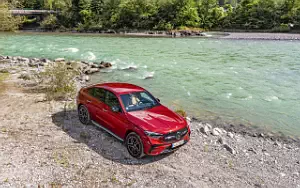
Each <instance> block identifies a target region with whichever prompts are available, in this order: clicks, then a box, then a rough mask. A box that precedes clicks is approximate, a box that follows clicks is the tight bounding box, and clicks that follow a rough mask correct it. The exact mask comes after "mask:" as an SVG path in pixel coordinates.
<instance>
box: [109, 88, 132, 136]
mask: <svg viewBox="0 0 300 188" xmlns="http://www.w3.org/2000/svg"><path fill="white" fill-rule="evenodd" d="M105 104H106V106H105V107H104V109H105V113H106V115H105V122H106V123H107V124H108V125H109V127H110V130H111V131H112V132H113V133H114V134H116V135H117V136H118V137H120V138H122V139H123V138H124V137H125V134H126V130H127V127H128V123H129V122H128V120H127V118H126V116H125V113H124V112H122V108H121V105H120V101H119V99H118V97H117V96H116V95H115V94H113V93H112V92H110V91H107V90H106V95H105ZM113 106H117V107H118V108H119V109H120V111H119V112H113V111H112V107H113Z"/></svg>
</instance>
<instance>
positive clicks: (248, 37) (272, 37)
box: [221, 32, 300, 40]
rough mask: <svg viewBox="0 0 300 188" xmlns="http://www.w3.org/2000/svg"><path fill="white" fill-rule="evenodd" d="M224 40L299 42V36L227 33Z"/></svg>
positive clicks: (289, 34) (290, 34) (288, 34)
mask: <svg viewBox="0 0 300 188" xmlns="http://www.w3.org/2000/svg"><path fill="white" fill-rule="evenodd" d="M221 38H224V39H239V40H300V34H293V33H243V32H241V33H233V32H230V33H227V35H225V36H223V37H221Z"/></svg>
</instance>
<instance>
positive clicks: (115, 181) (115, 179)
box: [110, 174, 121, 184]
mask: <svg viewBox="0 0 300 188" xmlns="http://www.w3.org/2000/svg"><path fill="white" fill-rule="evenodd" d="M110 182H112V183H115V184H119V183H121V182H120V180H118V178H117V177H116V175H115V174H113V175H112V177H111V178H110Z"/></svg>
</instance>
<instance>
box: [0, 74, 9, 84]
mask: <svg viewBox="0 0 300 188" xmlns="http://www.w3.org/2000/svg"><path fill="white" fill-rule="evenodd" d="M8 77H9V73H8V72H5V73H2V72H0V82H3V81H4V80H6V79H7V78H8Z"/></svg>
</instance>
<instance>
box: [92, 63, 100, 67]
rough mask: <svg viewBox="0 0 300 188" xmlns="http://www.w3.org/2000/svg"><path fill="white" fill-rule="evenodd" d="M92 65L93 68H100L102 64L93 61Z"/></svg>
mask: <svg viewBox="0 0 300 188" xmlns="http://www.w3.org/2000/svg"><path fill="white" fill-rule="evenodd" d="M91 67H92V68H100V66H99V65H98V64H97V63H92V65H91Z"/></svg>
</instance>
